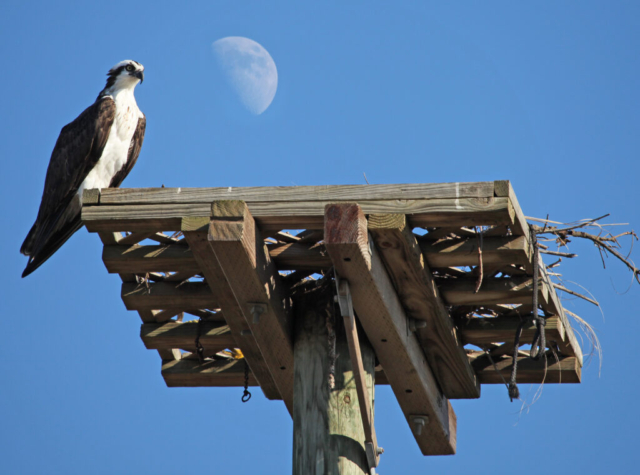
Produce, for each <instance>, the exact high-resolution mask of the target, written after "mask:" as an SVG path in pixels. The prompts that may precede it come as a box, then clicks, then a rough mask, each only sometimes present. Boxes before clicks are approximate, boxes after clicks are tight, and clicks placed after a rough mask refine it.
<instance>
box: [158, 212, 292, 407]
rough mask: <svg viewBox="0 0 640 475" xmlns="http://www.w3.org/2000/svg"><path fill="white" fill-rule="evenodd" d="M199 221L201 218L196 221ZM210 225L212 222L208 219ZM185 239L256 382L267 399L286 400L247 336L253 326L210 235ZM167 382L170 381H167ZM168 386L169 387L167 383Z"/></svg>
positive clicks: (198, 233) (187, 222)
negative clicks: (210, 240)
mask: <svg viewBox="0 0 640 475" xmlns="http://www.w3.org/2000/svg"><path fill="white" fill-rule="evenodd" d="M196 219H198V218H196ZM207 219H208V220H209V221H210V219H209V218H207ZM184 224H185V226H184V227H185V229H188V228H193V227H195V226H193V223H192V222H190V220H189V219H188V218H187V219H186V220H185V223H184ZM183 232H184V237H185V239H186V240H187V242H188V244H189V248H190V249H191V251H192V252H193V255H194V258H195V259H196V262H197V263H198V266H199V267H200V270H201V271H202V273H203V274H204V276H205V279H206V283H207V285H208V286H209V288H210V289H211V293H212V294H213V295H214V297H215V299H216V301H217V302H219V304H220V307H221V308H222V309H223V314H224V318H225V320H226V322H227V325H229V329H230V330H231V334H232V335H233V337H234V339H235V341H236V343H237V345H238V346H239V348H240V349H241V350H242V353H243V354H244V356H245V358H246V360H247V362H248V363H249V367H250V368H251V371H252V373H253V375H254V376H255V378H256V379H257V380H258V382H259V384H260V387H261V388H262V391H263V392H264V395H265V397H266V398H267V399H282V396H281V395H280V391H279V390H278V387H277V386H276V383H275V381H274V380H273V377H272V376H271V372H270V371H269V368H268V367H267V365H266V364H265V363H264V361H263V359H262V353H261V352H260V349H259V347H258V344H257V343H256V341H255V337H254V336H253V335H252V334H247V333H246V332H247V330H249V325H248V324H247V322H246V320H245V318H244V314H243V312H242V309H241V308H240V305H239V304H238V301H237V300H236V299H235V297H234V295H233V292H232V290H231V287H229V284H228V283H227V281H226V279H225V278H224V274H223V272H222V269H221V268H220V264H219V263H218V260H217V259H216V257H215V254H214V253H213V250H212V249H211V246H210V245H209V240H208V229H207V231H204V232H203V231H186V230H185V231H183ZM165 380H166V378H165ZM167 384H168V383H167Z"/></svg>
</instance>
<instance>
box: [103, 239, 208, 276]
mask: <svg viewBox="0 0 640 475" xmlns="http://www.w3.org/2000/svg"><path fill="white" fill-rule="evenodd" d="M102 261H103V262H104V265H105V267H106V268H107V271H109V272H110V273H122V272H130V273H145V272H186V273H189V272H190V273H192V274H197V273H198V272H200V268H199V267H198V264H197V263H196V261H195V259H194V258H193V253H192V252H191V249H189V248H188V247H187V246H185V245H180V244H169V245H147V246H141V245H138V244H136V245H134V246H104V248H103V250H102Z"/></svg>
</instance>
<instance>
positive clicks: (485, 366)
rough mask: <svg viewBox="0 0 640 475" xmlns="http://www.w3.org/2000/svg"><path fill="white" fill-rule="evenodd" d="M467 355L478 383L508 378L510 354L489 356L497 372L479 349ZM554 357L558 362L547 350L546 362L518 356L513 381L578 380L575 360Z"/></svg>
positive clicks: (579, 373) (574, 381)
mask: <svg viewBox="0 0 640 475" xmlns="http://www.w3.org/2000/svg"><path fill="white" fill-rule="evenodd" d="M469 358H470V359H471V361H472V363H471V364H472V365H473V367H474V368H475V370H476V372H477V373H478V377H479V378H480V382H481V383H482V384H504V382H505V381H509V378H510V376H511V366H512V364H511V362H512V359H511V357H508V356H507V357H503V358H499V357H493V361H494V362H495V363H496V366H497V367H498V371H496V370H495V368H494V367H493V365H492V364H491V361H490V360H489V358H488V357H487V356H486V355H485V354H484V352H482V351H478V352H473V353H471V354H470V355H469ZM558 360H559V362H558V361H556V359H555V357H554V355H553V354H552V353H550V352H547V353H546V362H545V358H540V359H539V360H538V361H535V360H532V359H531V358H529V357H527V356H521V357H519V358H518V375H517V382H518V383H519V384H540V383H542V382H543V381H544V382H545V383H579V382H580V379H581V374H582V370H581V365H580V363H579V362H578V359H577V358H575V357H573V356H563V355H559V358H558ZM545 363H546V369H545Z"/></svg>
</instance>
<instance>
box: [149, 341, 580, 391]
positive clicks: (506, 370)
mask: <svg viewBox="0 0 640 475" xmlns="http://www.w3.org/2000/svg"><path fill="white" fill-rule="evenodd" d="M160 351H162V350H160ZM482 355H484V353H482V352H472V353H471V354H470V355H469V358H470V361H472V362H474V361H475V360H476V359H477V358H478V357H482V358H483V359H482V360H480V362H478V363H476V365H475V366H474V369H475V371H476V374H477V375H478V380H479V381H480V384H504V381H509V377H510V375H511V356H510V355H507V356H503V357H500V356H497V357H495V356H494V357H493V361H494V362H498V363H500V364H499V365H497V366H498V369H499V372H498V373H496V370H495V368H494V367H493V365H492V364H491V362H490V361H489V359H488V358H486V357H483V356H482ZM547 358H548V359H547V368H546V374H547V376H546V378H545V368H544V360H539V361H534V360H532V359H531V358H529V357H528V356H521V357H520V358H518V383H520V384H540V383H542V381H543V379H544V383H545V384H559V383H579V382H580V381H581V373H582V370H581V368H582V366H581V365H580V362H579V361H578V359H577V358H576V357H575V356H564V355H559V358H558V359H559V360H560V363H557V362H556V360H555V357H554V356H553V354H550V355H548V356H547ZM165 359H166V358H165ZM487 362H488V363H489V364H488V365H487V364H486V363H487ZM166 363H167V362H166V361H165V362H164V364H166ZM521 365H522V366H521ZM523 367H524V370H523V371H522V373H521V371H520V370H521V369H522V368H523ZM201 369H204V370H205V372H204V373H203V374H198V372H199V371H200V370H201ZM206 370H207V367H206V366H205V367H204V368H201V367H200V366H199V365H198V361H197V360H193V359H187V360H185V361H184V363H182V364H180V365H177V364H176V365H174V366H173V367H172V372H173V374H172V375H171V376H170V379H171V381H172V382H173V383H174V384H168V383H167V385H168V386H182V385H183V386H187V387H194V386H202V387H219V386H231V387H234V386H235V387H238V388H241V387H242V386H243V385H244V372H242V371H240V368H238V367H235V366H234V367H232V368H231V369H230V371H226V372H224V371H220V372H219V373H214V372H211V371H208V372H207V371H206ZM181 373H184V374H181ZM502 378H504V380H503V379H502ZM165 381H167V377H166V376H165ZM249 381H250V382H251V383H250V385H251V386H254V385H255V384H254V381H255V379H254V378H253V375H250V376H249ZM375 384H376V386H388V385H389V381H388V379H387V375H386V374H385V372H384V370H382V369H381V368H379V367H378V369H376V372H375Z"/></svg>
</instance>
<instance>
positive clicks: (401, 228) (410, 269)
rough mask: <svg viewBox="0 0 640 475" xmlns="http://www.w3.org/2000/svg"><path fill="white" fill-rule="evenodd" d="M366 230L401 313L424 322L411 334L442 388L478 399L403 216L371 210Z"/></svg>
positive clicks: (449, 321) (450, 323) (470, 373)
mask: <svg viewBox="0 0 640 475" xmlns="http://www.w3.org/2000/svg"><path fill="white" fill-rule="evenodd" d="M368 229H369V232H370V233H371V235H372V236H373V239H374V241H375V244H376V247H377V249H378V250H379V252H380V255H381V257H382V260H383V261H384V264H385V267H386V269H387V272H388V274H389V277H390V278H391V281H392V282H393V286H394V287H395V289H396V291H397V293H398V297H399V298H400V301H401V302H402V305H403V307H404V309H405V310H406V312H407V316H409V317H410V318H414V319H417V320H422V321H424V322H426V327H424V328H418V329H417V330H416V335H417V336H418V340H419V342H420V346H421V347H422V349H423V351H424V352H425V354H426V356H427V360H428V362H429V365H430V366H431V369H432V371H433V373H434V374H435V377H436V379H437V380H438V383H439V384H440V387H441V388H442V392H443V393H444V395H445V396H447V397H448V398H452V399H460V398H478V397H480V388H479V386H478V382H477V380H476V375H475V373H474V371H473V369H472V368H471V365H470V364H469V360H468V358H467V355H466V353H465V352H464V350H463V348H462V345H460V343H459V341H458V337H457V335H456V328H455V326H454V324H453V320H452V319H451V317H450V316H449V312H447V310H446V309H445V307H444V303H443V302H442V299H441V298H440V294H439V292H438V288H437V287H436V286H435V284H434V282H433V276H432V275H431V270H430V269H429V266H428V264H426V263H425V262H424V259H423V258H422V253H421V251H420V246H419V245H418V242H417V240H416V237H415V236H414V234H413V233H412V232H411V229H410V228H409V226H408V224H407V221H406V217H405V215H398V214H394V215H388V214H386V215H379V214H372V215H370V216H369V222H368Z"/></svg>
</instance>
